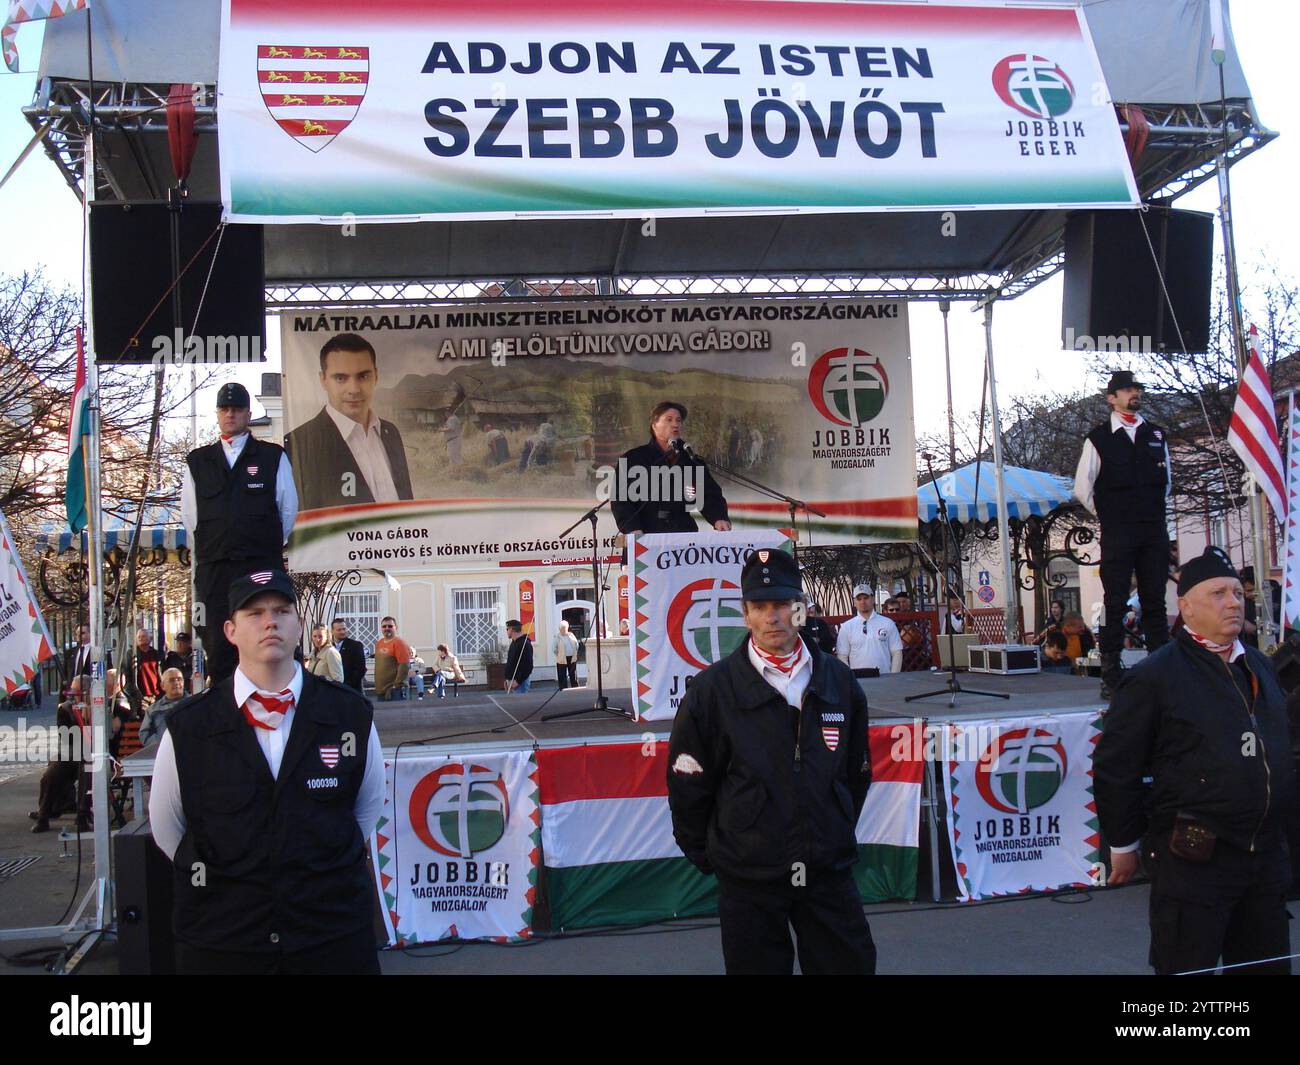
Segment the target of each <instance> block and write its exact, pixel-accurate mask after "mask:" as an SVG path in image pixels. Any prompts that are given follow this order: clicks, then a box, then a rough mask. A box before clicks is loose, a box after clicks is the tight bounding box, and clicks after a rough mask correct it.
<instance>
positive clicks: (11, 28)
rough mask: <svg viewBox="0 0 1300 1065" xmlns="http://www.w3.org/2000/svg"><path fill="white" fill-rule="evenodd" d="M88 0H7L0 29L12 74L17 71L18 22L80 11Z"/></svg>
mask: <svg viewBox="0 0 1300 1065" xmlns="http://www.w3.org/2000/svg"><path fill="white" fill-rule="evenodd" d="M87 2H88V0H9V10H8V12H7V13H6V15H5V22H4V28H3V29H2V30H0V41H2V42H3V47H4V56H5V66H7V67H8V68H9V69H10V71H11V72H13V73H14V74H17V73H18V30H17V26H18V24H19V23H20V22H36V21H37V20H39V19H46V18H58V17H59V16H60V15H66V14H67V13H68V12H69V11H80V10H81V9H82V8H83V7H85V6H86V4H87Z"/></svg>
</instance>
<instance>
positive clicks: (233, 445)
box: [181, 433, 298, 547]
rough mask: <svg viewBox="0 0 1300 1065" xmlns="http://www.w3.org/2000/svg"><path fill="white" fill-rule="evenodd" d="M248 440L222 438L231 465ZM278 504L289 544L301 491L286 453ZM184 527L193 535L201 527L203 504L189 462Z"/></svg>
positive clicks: (278, 483)
mask: <svg viewBox="0 0 1300 1065" xmlns="http://www.w3.org/2000/svg"><path fill="white" fill-rule="evenodd" d="M247 441H248V433H240V434H239V435H238V436H235V437H231V438H230V439H229V440H226V439H224V438H223V439H222V441H221V450H222V451H224V452H225V454H226V464H227V465H228V466H231V467H233V466H234V465H235V461H236V460H237V459H238V458H239V453H240V452H241V451H243V450H244V444H245V443H247ZM275 505H276V509H278V510H279V511H280V528H281V529H283V530H284V542H285V543H286V544H287V543H288V542H289V534H290V533H291V532H293V523H294V522H295V521H297V520H298V489H297V488H295V487H294V484H293V467H292V466H290V465H289V456H288V455H285V454H283V453H281V455H280V468H279V469H278V470H276V471H275ZM181 524H183V525H184V526H185V528H186V529H187V530H188V531H189V533H190V535H191V536H193V535H194V530H195V529H197V528H198V525H199V503H198V499H197V498H196V497H195V495H194V475H193V474H192V473H190V464H189V463H188V462H187V463H185V469H184V472H183V473H182V474H181ZM192 546H193V544H192V543H191V547H192Z"/></svg>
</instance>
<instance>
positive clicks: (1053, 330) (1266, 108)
mask: <svg viewBox="0 0 1300 1065" xmlns="http://www.w3.org/2000/svg"><path fill="white" fill-rule="evenodd" d="M1230 11H1231V21H1232V26H1233V32H1234V36H1235V39H1236V43H1237V48H1238V51H1239V53H1240V55H1241V59H1242V65H1243V68H1244V70H1245V72H1246V78H1247V80H1248V82H1249V84H1250V86H1251V91H1252V95H1253V97H1254V99H1255V104H1256V112H1257V114H1258V117H1259V119H1260V121H1261V122H1262V123H1263V124H1264V125H1265V126H1267V127H1268V128H1270V129H1272V130H1275V131H1277V132H1279V133H1280V134H1281V135H1280V136H1279V137H1278V138H1277V139H1276V140H1275V141H1273V142H1272V143H1271V144H1269V145H1267V146H1266V147H1265V148H1263V149H1262V150H1260V151H1258V152H1256V153H1254V154H1253V155H1251V156H1250V157H1248V158H1247V159H1245V160H1244V161H1242V162H1241V163H1239V164H1238V165H1236V166H1234V167H1233V168H1232V193H1233V207H1234V223H1235V227H1236V248H1237V256H1238V260H1239V262H1240V263H1241V266H1242V273H1243V277H1245V276H1247V275H1248V274H1249V272H1250V268H1251V267H1252V266H1253V265H1254V264H1259V263H1264V262H1271V263H1276V264H1277V266H1278V267H1279V268H1280V270H1281V272H1282V274H1283V276H1286V277H1290V278H1295V279H1298V280H1300V222H1298V220H1297V211H1296V209H1295V208H1294V207H1292V208H1288V207H1286V206H1285V197H1286V195H1287V193H1286V191H1285V190H1286V183H1287V181H1288V180H1295V175H1297V174H1300V139H1297V138H1296V136H1295V135H1294V134H1293V133H1292V134H1290V135H1289V134H1288V131H1290V130H1293V129H1294V128H1295V124H1294V123H1293V122H1292V121H1291V119H1292V118H1294V117H1295V116H1296V114H1297V113H1298V112H1300V102H1297V98H1296V93H1295V87H1294V82H1292V81H1291V76H1290V75H1291V69H1290V68H1291V64H1292V63H1293V62H1294V55H1293V47H1292V42H1293V41H1294V39H1295V34H1294V32H1293V31H1294V30H1295V28H1296V27H1297V25H1300V14H1297V12H1296V9H1295V8H1294V7H1293V6H1292V5H1290V4H1288V3H1279V2H1276V0H1233V2H1232V3H1231V4H1230ZM41 33H42V24H41V23H34V24H31V25H28V26H24V27H23V28H22V29H21V30H20V32H19V36H18V46H19V53H20V55H21V57H22V67H23V69H24V70H34V69H35V67H36V64H37V60H38V59H39V53H40V39H41ZM35 82H36V78H35V75H34V74H33V73H26V74H7V73H3V74H0V166H2V167H3V169H8V166H9V164H10V163H11V162H12V161H13V160H14V159H15V158H16V157H17V156H18V154H19V153H20V152H21V151H22V149H23V148H24V147H25V146H26V144H27V142H28V141H29V140H30V139H31V136H32V129H31V127H30V126H29V125H28V123H27V121H26V119H25V118H24V117H23V115H22V114H21V108H22V107H24V106H26V105H28V104H30V103H31V99H32V94H33V91H34V88H35ZM1287 174H1291V175H1293V176H1292V178H1291V179H1288V178H1287V177H1286V175H1287ZM1177 206H1179V207H1181V208H1187V209H1191V210H1200V211H1208V212H1214V211H1217V208H1218V195H1217V188H1216V184H1215V182H1214V181H1209V182H1206V183H1205V184H1204V185H1202V186H1201V187H1200V188H1199V189H1197V190H1196V191H1195V192H1193V193H1190V194H1188V195H1186V196H1184V197H1182V198H1180V199H1179V200H1178V201H1177ZM0 212H2V215H0V217H3V219H4V227H3V230H2V231H0V272H3V273H8V274H13V273H18V272H21V271H23V270H33V269H37V268H41V269H43V270H44V272H45V274H46V276H47V278H49V279H50V280H52V281H55V282H58V283H66V284H68V285H72V286H76V287H79V285H80V277H81V213H80V207H79V205H78V202H77V199H76V197H75V196H74V195H73V193H72V191H71V190H70V189H69V188H68V186H67V185H66V184H65V183H64V181H63V178H62V176H61V175H60V174H59V172H58V170H57V169H56V168H55V167H54V165H53V163H51V162H50V161H49V160H48V159H47V158H46V157H45V155H44V153H43V152H42V150H41V149H40V147H38V148H37V149H36V150H35V151H34V152H33V153H32V155H31V156H29V157H28V159H27V160H26V161H25V162H24V163H23V165H22V166H21V167H20V168H19V170H18V171H17V173H16V174H15V175H14V176H13V177H12V178H11V179H10V181H9V182H8V183H7V184H6V185H5V186H4V187H3V189H0ZM1218 239H1219V238H1218V227H1217V225H1216V251H1217V250H1218V247H1219V245H1218ZM1061 295H1062V279H1061V275H1060V274H1059V273H1058V274H1057V275H1056V276H1055V277H1053V278H1052V279H1051V280H1049V281H1046V282H1044V283H1043V284H1040V285H1039V286H1038V287H1036V288H1035V289H1033V290H1032V291H1030V292H1029V293H1027V294H1025V295H1023V296H1021V297H1019V298H1018V299H1015V300H1011V301H1008V302H1006V303H1002V304H999V305H998V306H997V308H996V310H995V312H994V354H995V363H996V373H997V382H998V393H999V401H1000V402H1001V404H1002V405H1003V406H1004V407H1005V406H1006V405H1007V404H1008V403H1009V402H1010V400H1011V399H1012V398H1013V397H1015V396H1017V395H1038V394H1042V393H1044V392H1053V391H1059V392H1069V391H1076V390H1078V389H1081V388H1085V387H1100V385H1101V383H1102V382H1104V379H1105V376H1106V375H1105V373H1103V372H1102V366H1101V364H1100V362H1099V360H1098V359H1097V358H1096V357H1095V356H1089V355H1087V354H1086V353H1083V352H1072V351H1063V350H1061V344H1060V313H1061ZM910 315H911V345H912V362H913V364H912V376H913V380H914V382H922V381H932V382H942V380H943V373H944V345H943V331H942V319H941V316H940V314H939V312H938V310H937V308H936V307H934V306H933V305H932V304H927V303H918V304H913V305H912V307H911V310H910ZM949 327H950V328H949V332H950V341H951V351H952V375H953V392H954V396H955V397H957V398H956V409H957V414H958V417H960V416H961V415H963V414H965V413H966V412H968V411H970V410H974V409H977V408H978V405H979V394H980V387H981V383H982V380H983V369H984V361H983V360H984V330H983V316H982V313H981V312H980V311H979V310H978V309H972V307H971V305H969V304H954V305H953V308H952V311H951V313H950V315H949ZM268 333H269V335H268V338H267V339H268V355H269V357H270V360H271V361H269V362H268V363H267V364H265V365H263V366H261V367H250V368H247V369H242V370H241V371H240V373H239V374H238V376H239V377H240V379H241V380H243V381H244V383H245V384H246V385H248V387H249V390H250V392H252V393H254V394H256V392H257V390H258V387H259V385H260V375H261V373H262V372H263V371H272V370H278V369H279V365H278V360H279V350H278V348H279V344H278V337H277V336H275V335H274V330H269V331H268ZM915 392H916V400H915V408H916V409H915V414H916V429H917V434H918V436H920V435H923V434H940V435H943V434H946V431H947V430H946V426H947V408H946V399H945V395H944V390H943V388H942V386H940V387H938V388H932V389H925V388H916V389H915ZM212 406H213V396H212V395H211V394H209V393H204V394H202V395H201V396H200V399H199V410H200V411H210V410H211V409H212ZM254 413H260V412H259V411H257V410H256V402H255V411H254ZM212 424H214V423H209V425H208V428H209V429H210V428H211V425H212ZM182 429H183V426H174V427H173V430H174V431H182Z"/></svg>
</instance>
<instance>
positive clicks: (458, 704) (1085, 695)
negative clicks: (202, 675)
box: [125, 672, 1105, 778]
mask: <svg viewBox="0 0 1300 1065" xmlns="http://www.w3.org/2000/svg"><path fill="white" fill-rule="evenodd" d="M957 676H958V679H959V681H960V683H961V685H962V687H963V688H978V689H980V690H984V691H992V692H1005V693H1006V694H1007V695H1008V696H1010V698H1007V699H992V698H989V697H987V696H980V695H971V694H965V693H961V694H958V695H957V697H956V705H955V706H953V707H951V708H950V707H949V705H948V702H949V697H948V696H947V695H946V694H945V695H942V696H935V697H934V698H932V699H921V700H917V701H916V702H911V703H909V702H907V697H908V696H909V695H918V694H920V693H922V692H926V691H934V690H937V689H942V688H944V687H945V686H946V684H947V680H948V674H947V673H939V672H934V673H894V674H890V675H889V676H885V677H874V678H871V679H870V680H862V681H859V682H858V683H859V684H860V685H861V686H862V690H863V691H864V692H866V695H867V704H868V706H869V708H870V713H871V722H872V724H875V725H881V724H888V723H889V722H891V721H900V722H901V721H912V720H914V719H915V718H924V719H925V720H926V721H928V722H943V721H961V720H982V719H985V718H994V719H1001V718H1023V717H1032V716H1034V715H1037V714H1064V713H1072V712H1077V711H1080V710H1089V709H1092V710H1100V709H1103V708H1104V707H1105V704H1104V703H1103V702H1102V700H1101V698H1100V695H1099V694H1098V684H1097V681H1096V679H1094V678H1083V677H1074V676H1063V675H1061V674H1050V673H1025V674H1020V675H1017V676H1009V677H1002V676H996V675H993V674H986V673H958V674H957ZM605 694H606V696H607V697H608V699H609V703H610V705H611V706H621V707H626V706H629V705H630V704H631V701H632V693H631V691H630V690H629V689H627V688H614V689H611V690H608V691H606V693H605ZM595 697H596V691H595V689H594V688H570V689H568V690H566V691H559V692H557V691H556V690H555V688H554V687H553V686H546V687H541V688H538V689H536V690H534V691H531V692H527V693H525V694H523V695H507V694H506V693H505V692H501V691H483V690H478V691H463V692H461V694H460V695H459V696H458V697H455V698H453V697H452V696H450V695H449V696H448V697H447V698H446V699H438V698H437V697H435V696H433V695H427V696H425V698H423V699H419V700H406V701H403V702H395V703H375V704H374V707H375V728H376V729H377V730H378V732H379V739H380V741H381V742H382V743H383V745H384V750H385V753H387V754H390V755H391V754H392V753H394V752H395V751H396V748H397V747H398V745H399V744H401V745H409V744H416V743H418V744H420V745H421V746H424V747H446V748H447V749H448V750H449V751H450V750H455V751H457V752H461V751H491V750H518V749H521V748H528V747H533V746H537V747H566V746H571V745H573V744H575V743H620V742H623V743H626V742H630V741H633V740H638V739H641V738H642V737H643V736H645V735H646V734H647V733H650V734H652V735H654V736H655V737H656V738H658V739H666V738H667V736H668V733H669V732H670V731H671V729H672V721H671V719H667V718H665V719H661V720H657V721H638V722H634V721H632V720H631V719H630V718H627V717H623V716H621V715H615V714H605V713H599V712H597V711H594V710H592V711H590V712H588V713H584V714H580V715H578V716H576V717H567V718H564V719H562V720H552V721H548V720H546V718H548V717H550V716H551V715H552V714H562V713H568V712H571V711H574V710H581V709H582V708H583V707H584V706H587V707H589V706H591V704H592V703H593V702H594V701H595ZM155 750H156V745H155V744H150V745H149V746H148V747H146V748H145V749H144V750H142V751H140V752H139V753H137V754H134V755H132V756H131V757H130V758H128V759H126V761H125V768H126V775H127V776H131V777H137V778H147V777H149V776H152V775H153V755H154V751H155Z"/></svg>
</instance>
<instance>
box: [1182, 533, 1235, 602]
mask: <svg viewBox="0 0 1300 1065" xmlns="http://www.w3.org/2000/svg"><path fill="white" fill-rule="evenodd" d="M1236 576H1237V570H1236V568H1235V567H1234V566H1233V564H1232V559H1230V558H1229V557H1228V553H1227V552H1226V551H1224V550H1223V548H1221V547H1215V546H1213V545H1211V546H1209V547H1207V548H1206V549H1205V551H1204V552H1203V553H1202V554H1201V555H1200V556H1198V557H1197V558H1194V559H1192V560H1191V561H1190V562H1185V563H1184V564H1183V568H1182V570H1181V571H1180V572H1179V575H1178V594H1179V595H1186V594H1187V593H1188V592H1190V591H1191V590H1192V589H1193V588H1195V587H1196V586H1197V585H1198V584H1200V583H1201V582H1202V581H1210V580H1213V579H1214V578H1215V577H1236ZM1238 579H1240V578H1238Z"/></svg>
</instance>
